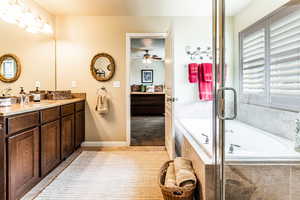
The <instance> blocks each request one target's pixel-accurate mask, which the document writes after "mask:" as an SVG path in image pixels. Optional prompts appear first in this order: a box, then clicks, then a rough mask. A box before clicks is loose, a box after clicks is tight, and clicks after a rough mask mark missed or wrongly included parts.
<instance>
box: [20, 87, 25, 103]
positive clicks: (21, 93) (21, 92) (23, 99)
mask: <svg viewBox="0 0 300 200" xmlns="http://www.w3.org/2000/svg"><path fill="white" fill-rule="evenodd" d="M19 97H20V104H24V101H25V97H26V93H25V92H24V88H23V87H21V91H20V93H19Z"/></svg>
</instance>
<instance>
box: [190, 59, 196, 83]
mask: <svg viewBox="0 0 300 200" xmlns="http://www.w3.org/2000/svg"><path fill="white" fill-rule="evenodd" d="M189 81H190V83H197V82H198V64H197V63H190V64H189Z"/></svg>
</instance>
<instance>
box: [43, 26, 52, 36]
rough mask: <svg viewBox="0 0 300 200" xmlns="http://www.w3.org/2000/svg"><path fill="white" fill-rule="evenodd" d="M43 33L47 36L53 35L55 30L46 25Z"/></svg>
mask: <svg viewBox="0 0 300 200" xmlns="http://www.w3.org/2000/svg"><path fill="white" fill-rule="evenodd" d="M42 32H43V33H46V34H52V33H53V29H52V27H51V26H50V25H49V24H44V26H43V28H42Z"/></svg>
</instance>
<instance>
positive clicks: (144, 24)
mask: <svg viewBox="0 0 300 200" xmlns="http://www.w3.org/2000/svg"><path fill="white" fill-rule="evenodd" d="M56 25H57V26H56V27H57V83H58V89H73V91H75V92H86V93H87V109H86V141H121V142H125V141H126V113H125V111H126V107H125V106H126V105H125V98H126V96H125V94H126V93H125V89H126V87H125V78H126V70H125V68H126V60H125V56H126V51H125V45H126V33H127V32H128V33H129V32H131V33H143V32H145V33H147V32H167V30H168V28H169V26H170V18H169V17H127V16H124V17H122V16H118V17H102V16H66V17H64V16H59V17H57V19H56ZM101 52H106V53H108V54H110V55H112V56H113V58H114V59H115V62H116V73H115V75H114V77H113V79H112V80H111V81H108V82H98V81H96V80H95V79H94V78H93V77H92V75H91V73H90V70H89V67H90V62H91V59H92V58H93V56H94V55H95V54H97V53H101ZM72 81H76V82H77V87H76V88H71V82H72ZM113 81H120V83H121V87H120V88H114V87H113V85H112V84H113ZM102 86H105V87H106V88H107V90H108V94H109V96H110V98H111V106H110V112H109V114H108V115H106V116H104V117H101V116H100V115H99V114H97V113H96V112H95V104H96V92H97V89H99V88H100V87H102Z"/></svg>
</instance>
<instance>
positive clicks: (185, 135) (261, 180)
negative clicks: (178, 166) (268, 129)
mask: <svg viewBox="0 0 300 200" xmlns="http://www.w3.org/2000/svg"><path fill="white" fill-rule="evenodd" d="M185 120H186V121H185V123H184V122H183V123H182V120H180V119H179V120H178V119H177V120H176V122H175V125H176V138H177V140H176V146H177V150H178V153H179V154H181V155H182V156H184V157H187V158H189V159H191V160H192V161H193V166H194V168H195V169H196V174H197V177H198V179H199V181H200V186H201V188H200V190H199V192H200V194H201V196H200V199H201V200H210V199H212V195H213V193H214V190H213V189H214V187H213V180H214V179H213V178H214V173H213V169H214V168H213V165H212V157H211V145H206V144H203V141H204V138H203V137H202V136H201V133H206V132H208V133H206V134H207V135H209V128H208V127H209V126H210V125H208V124H207V123H208V122H210V121H209V120H205V119H198V121H195V120H196V119H185ZM193 120H194V121H193ZM183 121H184V120H183ZM187 122H188V123H187ZM191 123H192V124H195V125H194V126H192V124H191ZM232 124H233V127H232V126H231V127H230V126H229V127H227V128H230V129H229V132H228V133H227V134H232V135H234V137H233V140H234V139H236V140H238V139H239V138H238V137H241V138H243V140H244V142H246V143H247V142H248V143H249V144H250V147H251V145H254V146H252V147H254V148H256V150H257V151H254V152H253V151H251V150H250V149H248V150H247V151H248V152H245V151H244V150H243V149H240V150H238V149H235V152H236V155H235V157H234V154H232V155H230V156H228V158H229V159H230V162H228V163H227V165H226V167H225V170H226V183H227V184H226V186H227V187H226V195H227V199H228V200H296V199H299V196H300V189H299V188H300V162H299V161H298V162H297V156H299V155H300V154H299V155H298V153H296V152H294V153H292V157H291V156H290V154H289V153H291V152H292V151H290V150H291V149H289V150H287V149H286V147H287V146H289V145H292V142H291V141H287V140H285V139H282V138H277V137H275V138H272V137H270V138H269V139H270V140H268V141H265V142H264V141H261V140H260V139H259V138H254V137H257V136H255V135H256V133H253V131H254V130H255V128H254V129H251V127H250V130H249V131H250V133H251V134H252V135H248V138H245V135H244V134H243V133H241V132H236V131H235V130H233V133H232V132H231V131H230V130H231V129H234V124H235V123H231V125H232ZM235 125H240V126H245V127H244V128H247V125H245V124H243V123H241V122H237V123H236V124H235ZM210 127H211V126H210ZM236 127H237V128H238V130H239V129H241V127H239V126H236ZM248 128H249V127H248ZM252 128H253V127H252ZM240 131H245V130H240ZM239 134H240V136H238V135H239ZM259 134H263V132H259ZM249 136H251V137H250V138H249ZM265 136H266V135H265ZM267 136H268V135H267ZM271 136H272V135H271ZM273 137H274V136H273ZM241 138H240V139H241ZM252 138H254V139H253V141H254V140H255V141H257V142H256V143H254V142H251V140H252ZM262 139H266V138H264V137H262ZM274 139H275V140H274ZM276 139H279V140H276ZM233 140H231V141H233ZM210 141H211V140H210ZM282 141H283V143H282V144H281V143H280V142H282ZM277 142H278V143H277ZM284 142H290V143H288V144H286V143H284ZM227 143H228V141H227ZM257 143H260V144H261V145H266V144H268V143H274V145H275V146H273V148H269V149H268V148H263V149H259V148H258V147H255V145H257ZM244 145H245V144H244ZM278 145H280V146H278ZM285 145H287V146H285ZM178 146H180V148H179V147H178ZM261 147H264V146H261ZM261 147H260V148H261ZM265 147H267V146H265ZM291 147H293V146H291ZM287 148H288V147H287ZM283 149H286V150H287V151H286V154H285V155H284V154H282V155H280V156H282V157H283V159H282V158H281V157H278V156H277V157H276V154H278V153H280V151H282V150H283ZM266 150H267V151H266ZM278 150H279V151H278ZM264 151H266V152H267V154H265V155H264ZM272 152H273V154H272ZM287 152H289V153H287ZM281 153H282V152H281ZM227 155H228V154H227ZM253 155H257V156H253ZM272 156H273V158H271V157H272ZM284 156H286V157H285V158H284ZM295 156H296V157H295ZM229 159H228V160H229ZM267 160H268V161H267ZM299 160H300V159H299Z"/></svg>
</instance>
